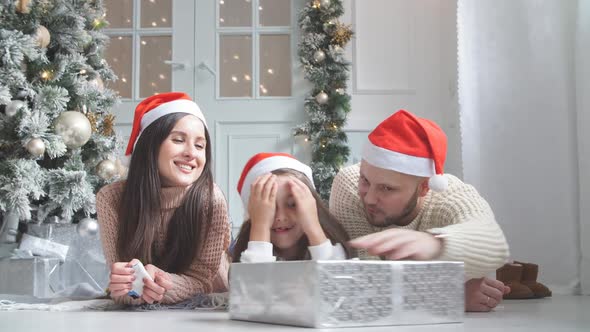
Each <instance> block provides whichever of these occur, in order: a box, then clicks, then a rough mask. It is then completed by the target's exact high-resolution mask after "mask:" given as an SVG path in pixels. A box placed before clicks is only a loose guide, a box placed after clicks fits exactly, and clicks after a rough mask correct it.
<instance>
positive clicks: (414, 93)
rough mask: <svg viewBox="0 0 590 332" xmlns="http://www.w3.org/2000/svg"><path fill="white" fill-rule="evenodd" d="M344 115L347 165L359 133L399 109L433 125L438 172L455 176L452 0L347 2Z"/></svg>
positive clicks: (457, 159) (456, 128)
mask: <svg viewBox="0 0 590 332" xmlns="http://www.w3.org/2000/svg"><path fill="white" fill-rule="evenodd" d="M344 4H345V16H344V18H343V21H345V22H347V23H349V24H353V30H354V31H355V37H354V39H353V41H352V42H351V43H350V44H349V46H348V48H347V51H349V59H351V60H352V62H353V64H352V68H351V70H352V72H351V74H352V77H351V81H350V86H349V93H351V95H352V103H351V104H352V105H351V106H352V112H351V113H350V114H349V117H348V125H347V127H346V129H345V130H346V131H347V134H348V136H349V142H350V146H351V150H352V151H351V152H352V156H351V160H350V162H351V163H352V162H358V161H359V160H360V152H361V148H362V145H363V143H364V142H365V140H366V137H367V134H368V133H369V132H370V131H371V130H372V129H373V128H374V127H375V126H377V124H379V123H380V122H381V121H383V120H384V119H385V118H387V117H388V116H390V115H391V114H393V113H394V112H395V111H397V110H399V109H406V110H408V111H411V112H413V113H415V114H417V115H419V116H423V117H426V118H430V119H432V120H434V121H436V122H437V123H438V124H439V125H440V126H441V128H442V129H443V130H444V131H445V132H446V134H447V136H448V139H449V151H448V156H447V162H446V167H445V171H446V172H448V173H452V174H455V175H458V176H462V173H461V161H460V160H461V159H460V158H461V150H460V146H461V145H460V135H459V126H458V107H457V101H456V100H457V98H456V82H457V57H456V54H457V45H456V40H457V39H456V0H421V1H414V0H362V1H361V0H348V1H345V2H344Z"/></svg>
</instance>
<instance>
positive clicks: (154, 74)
mask: <svg viewBox="0 0 590 332" xmlns="http://www.w3.org/2000/svg"><path fill="white" fill-rule="evenodd" d="M139 50H140V52H141V53H140V71H139V82H140V91H139V94H140V98H144V97H149V96H151V95H154V94H156V93H161V92H168V91H170V90H171V89H172V84H171V77H170V76H171V74H172V69H171V67H170V65H167V64H165V63H164V61H165V60H170V59H172V37H170V36H157V37H152V36H150V37H141V40H140V49H139Z"/></svg>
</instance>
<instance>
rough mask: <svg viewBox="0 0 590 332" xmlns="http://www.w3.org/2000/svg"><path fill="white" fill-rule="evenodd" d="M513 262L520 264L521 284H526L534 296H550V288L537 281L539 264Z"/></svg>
mask: <svg viewBox="0 0 590 332" xmlns="http://www.w3.org/2000/svg"><path fill="white" fill-rule="evenodd" d="M514 263H516V264H520V265H522V268H523V269H522V279H521V282H522V284H523V285H525V286H527V287H528V288H530V289H531V290H532V291H533V293H534V294H535V298H541V297H548V296H551V290H549V288H547V287H546V286H545V285H543V284H541V283H540V282H537V276H538V275H539V265H537V264H533V263H522V262H516V261H515V262H514Z"/></svg>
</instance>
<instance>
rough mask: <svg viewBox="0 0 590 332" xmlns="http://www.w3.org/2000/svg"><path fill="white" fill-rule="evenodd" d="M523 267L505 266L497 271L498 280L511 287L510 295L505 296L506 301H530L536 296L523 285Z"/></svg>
mask: <svg viewBox="0 0 590 332" xmlns="http://www.w3.org/2000/svg"><path fill="white" fill-rule="evenodd" d="M522 271H523V266H522V265H521V264H511V263H507V264H504V266H502V267H501V268H499V269H497V270H496V279H498V280H500V281H501V282H503V283H504V284H505V285H506V286H508V287H510V293H508V294H504V298H505V299H530V298H532V297H534V296H535V294H534V293H533V291H532V290H531V289H530V288H528V287H527V286H525V285H523V284H522V283H521V282H520V280H521V278H522Z"/></svg>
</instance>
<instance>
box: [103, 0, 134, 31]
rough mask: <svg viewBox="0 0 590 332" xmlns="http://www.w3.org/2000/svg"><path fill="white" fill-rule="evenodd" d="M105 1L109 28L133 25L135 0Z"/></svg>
mask: <svg viewBox="0 0 590 332" xmlns="http://www.w3.org/2000/svg"><path fill="white" fill-rule="evenodd" d="M104 3H105V7H106V13H107V16H106V20H107V21H108V22H109V28H113V29H121V28H131V27H132V26H133V0H106V1H105V2H104Z"/></svg>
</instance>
